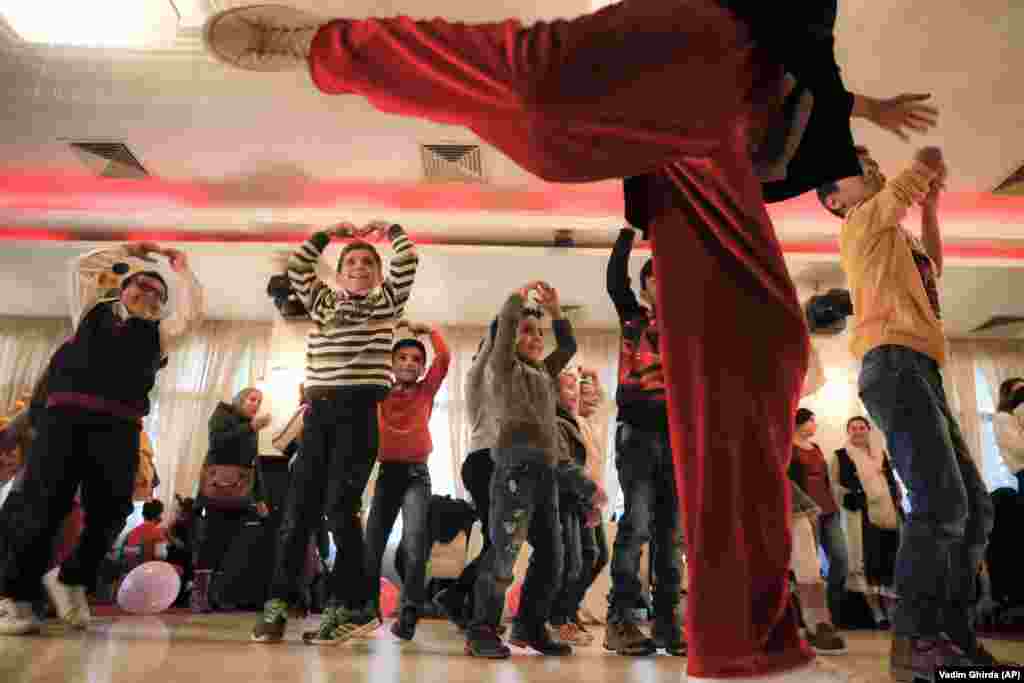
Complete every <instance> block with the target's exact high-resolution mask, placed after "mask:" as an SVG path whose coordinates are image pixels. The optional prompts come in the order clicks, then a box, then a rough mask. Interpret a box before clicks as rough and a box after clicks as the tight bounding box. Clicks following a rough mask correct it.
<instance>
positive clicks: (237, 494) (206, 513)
mask: <svg viewBox="0 0 1024 683" xmlns="http://www.w3.org/2000/svg"><path fill="white" fill-rule="evenodd" d="M262 403H263V393H262V392H261V391H260V390H259V389H255V388H253V387H249V388H247V389H243V390H242V391H240V392H238V395H237V396H235V399H234V400H233V401H232V402H231V403H230V404H228V403H221V404H219V405H218V406H217V409H216V410H214V411H213V415H212V416H211V417H210V423H209V426H210V450H209V451H208V452H207V454H206V462H205V463H204V464H203V470H202V474H201V475H200V479H199V496H198V497H197V498H196V505H195V509H196V511H197V517H196V523H197V536H198V542H197V543H196V558H195V562H194V566H195V569H194V575H193V580H192V596H191V601H192V610H193V611H196V612H208V611H210V610H211V609H213V608H214V607H216V605H215V604H213V603H215V600H214V601H211V600H210V583H211V581H212V579H213V575H214V573H215V572H217V571H218V570H219V569H220V565H221V562H222V560H223V559H224V555H225V553H226V552H227V549H228V548H229V547H230V545H231V540H232V539H233V538H234V537H235V536H237V535H238V533H239V531H240V530H241V528H242V525H243V524H244V523H245V520H246V519H247V518H249V517H251V515H252V514H253V513H256V514H258V515H259V516H261V517H266V516H267V514H268V513H269V509H268V508H267V505H266V503H264V502H263V496H262V492H261V491H260V486H259V482H258V481H257V476H256V475H257V469H256V457H257V456H258V455H259V436H258V435H259V431H260V430H261V429H264V428H265V427H266V426H267V425H269V424H270V415H268V414H262V415H257V413H259V410H260V405H261V404H262Z"/></svg>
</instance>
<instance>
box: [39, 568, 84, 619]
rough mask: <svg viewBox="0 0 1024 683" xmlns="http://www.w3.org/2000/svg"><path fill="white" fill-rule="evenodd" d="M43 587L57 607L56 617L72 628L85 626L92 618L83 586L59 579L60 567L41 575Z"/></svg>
mask: <svg viewBox="0 0 1024 683" xmlns="http://www.w3.org/2000/svg"><path fill="white" fill-rule="evenodd" d="M43 587H44V588H46V594H47V595H48V596H49V597H50V600H51V601H52V602H53V606H54V607H55V608H56V609H57V617H58V618H59V619H60V620H61V621H63V622H64V623H66V624H68V625H69V626H73V627H74V628H82V629H84V628H86V627H87V626H88V625H89V621H90V619H91V618H92V614H91V613H90V611H89V601H88V600H87V599H86V597H85V587H84V586H71V585H68V584H66V583H64V582H63V581H61V580H60V567H54V568H53V569H51V570H50V571H48V572H46V574H44V575H43Z"/></svg>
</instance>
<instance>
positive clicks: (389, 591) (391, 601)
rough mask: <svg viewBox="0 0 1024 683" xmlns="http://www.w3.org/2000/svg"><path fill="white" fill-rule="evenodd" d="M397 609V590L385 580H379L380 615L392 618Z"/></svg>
mask: <svg viewBox="0 0 1024 683" xmlns="http://www.w3.org/2000/svg"><path fill="white" fill-rule="evenodd" d="M397 609H398V588H397V587H396V586H395V584H393V583H391V582H390V581H388V580H387V579H385V578H381V580H380V613H381V616H383V617H384V618H387V617H391V616H394V614H395V610H397Z"/></svg>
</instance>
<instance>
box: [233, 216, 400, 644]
mask: <svg viewBox="0 0 1024 683" xmlns="http://www.w3.org/2000/svg"><path fill="white" fill-rule="evenodd" d="M384 235H387V237H388V238H389V239H390V240H391V245H392V247H393V248H394V251H395V256H394V257H393V258H392V259H391V261H390V263H389V271H390V272H389V275H388V277H387V278H385V277H384V275H383V266H382V262H381V258H380V255H379V254H378V253H377V250H376V249H375V248H374V247H373V245H372V244H371V243H370V242H369V241H368V240H370V239H371V238H372V237H383V236H384ZM332 237H340V238H354V240H353V241H352V242H350V243H349V244H347V245H346V246H345V248H344V249H343V250H342V252H341V258H340V259H339V261H338V275H337V285H338V289H337V290H334V289H332V288H331V287H329V286H328V285H327V283H326V282H323V281H322V280H320V279H319V278H318V277H317V275H316V272H315V270H316V263H317V260H318V259H319V257H320V255H321V254H322V253H323V251H324V249H325V248H326V247H327V244H328V243H329V242H330V240H331V238H332ZM418 263H419V259H418V257H417V255H416V249H415V247H414V246H413V243H412V242H411V241H410V240H409V238H408V237H407V236H406V234H405V232H404V231H403V230H402V228H401V227H400V226H398V225H392V224H390V223H387V222H382V221H375V222H373V223H370V224H369V225H367V226H365V227H363V228H356V227H355V226H354V225H352V224H350V223H342V224H340V225H338V226H337V227H335V228H333V229H332V230H330V231H328V232H317V233H315V234H314V235H313V236H312V237H310V238H309V240H307V241H306V242H305V243H304V244H303V245H302V246H301V247H299V248H298V249H297V250H296V251H295V252H294V253H293V254H292V257H291V259H290V260H289V261H288V278H289V280H290V281H291V285H292V289H293V290H294V291H295V294H296V295H297V296H298V297H299V299H300V300H301V301H302V304H303V305H304V306H305V307H306V310H307V311H309V315H310V317H311V318H312V319H313V321H314V322H315V323H316V327H315V328H314V329H313V330H311V331H310V333H309V337H308V339H307V341H306V380H305V384H304V386H305V394H306V400H307V401H308V402H309V411H308V413H307V414H306V416H305V419H304V423H303V429H302V457H301V458H299V459H298V460H297V461H296V463H295V467H294V469H293V470H292V476H291V480H290V482H289V485H288V497H287V500H286V502H285V509H284V513H283V519H282V521H281V528H280V531H279V538H278V549H277V559H276V567H275V571H274V579H273V583H272V585H271V589H270V599H269V600H267V603H266V605H265V606H264V610H263V616H262V618H261V619H260V620H259V621H258V622H257V623H256V626H255V627H254V628H253V632H252V639H253V640H255V641H259V642H275V641H279V640H281V639H282V638H283V637H284V632H285V626H286V624H287V618H288V606H289V604H295V602H297V600H298V598H299V594H298V591H299V587H298V586H297V585H296V581H297V578H298V577H300V576H301V575H302V567H303V564H304V562H305V550H306V544H307V543H308V542H309V538H310V534H311V533H312V531H313V530H314V529H315V528H317V526H318V525H319V524H321V523H322V520H323V517H324V515H326V516H327V519H328V523H329V524H330V528H331V530H332V531H333V533H334V541H335V543H336V544H337V545H338V547H339V549H341V551H342V552H344V553H345V557H346V561H344V562H335V564H334V569H333V570H332V572H331V575H330V577H329V578H328V581H327V595H328V606H327V607H326V608H325V609H324V614H323V618H322V621H321V623H320V628H319V629H318V630H316V631H311V632H307V633H304V634H303V636H302V639H303V641H304V642H306V643H307V644H311V645H331V644H337V643H340V642H345V641H347V640H350V639H351V638H353V637H356V636H359V635H361V634H363V633H367V632H370V631H372V630H373V629H375V628H377V626H379V625H380V619H379V616H378V615H377V613H376V609H375V607H374V606H373V605H374V602H375V601H374V600H372V599H371V598H372V596H368V595H366V594H365V591H364V587H365V586H366V577H365V562H364V558H363V553H364V551H363V532H362V523H361V520H360V517H359V513H360V508H361V504H362V496H363V491H364V489H365V488H366V484H367V481H368V480H369V478H370V473H371V471H372V470H373V464H374V461H375V460H376V458H377V447H378V443H379V431H378V430H379V427H378V422H377V407H378V403H379V402H380V401H381V400H382V399H383V398H384V397H385V396H386V395H387V393H388V391H389V390H390V388H391V344H392V341H393V338H394V331H395V326H396V324H397V323H398V321H399V319H401V318H402V315H403V313H404V311H405V305H406V302H407V301H408V300H409V293H410V292H411V291H412V285H413V281H414V280H415V276H416V267H417V264H418Z"/></svg>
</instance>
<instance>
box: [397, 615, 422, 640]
mask: <svg viewBox="0 0 1024 683" xmlns="http://www.w3.org/2000/svg"><path fill="white" fill-rule="evenodd" d="M418 618H419V614H418V613H417V612H416V608H415V607H403V608H402V611H401V613H400V614H399V616H398V618H397V619H395V623H393V624H391V633H392V634H393V635H395V636H397V637H399V638H401V639H402V640H412V639H413V636H415V635H416V621H417V620H418Z"/></svg>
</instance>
